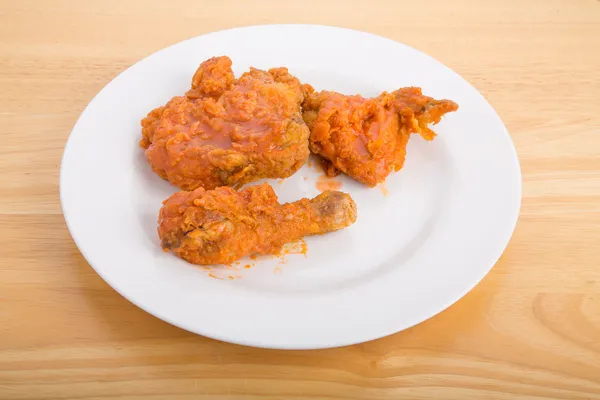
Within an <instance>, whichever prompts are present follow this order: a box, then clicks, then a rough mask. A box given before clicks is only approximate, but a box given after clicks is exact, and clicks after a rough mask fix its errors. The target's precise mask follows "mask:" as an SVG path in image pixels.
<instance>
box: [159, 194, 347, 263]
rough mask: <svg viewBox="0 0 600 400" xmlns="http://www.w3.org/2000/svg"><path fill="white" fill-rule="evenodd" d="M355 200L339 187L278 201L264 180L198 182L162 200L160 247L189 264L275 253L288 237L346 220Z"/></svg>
mask: <svg viewBox="0 0 600 400" xmlns="http://www.w3.org/2000/svg"><path fill="white" fill-rule="evenodd" d="M354 221H356V204H355V203H354V201H353V200H352V198H351V197H350V196H349V195H348V194H346V193H342V192H337V191H326V192H324V193H321V194H320V195H319V196H317V197H315V198H313V199H310V200H309V199H301V200H298V201H296V202H293V203H287V204H279V202H278V201H277V195H276V194H275V192H274V191H273V188H272V187H271V186H269V185H268V184H266V183H265V184H262V185H257V186H252V187H248V188H245V189H243V190H241V191H239V192H237V191H235V190H234V189H232V188H230V187H219V188H217V189H214V190H205V189H203V188H198V189H196V190H194V191H193V192H186V191H183V192H179V193H176V194H174V195H173V196H171V197H170V198H169V199H167V200H165V202H164V205H163V207H162V209H161V210H160V215H159V221H158V222H159V227H158V234H159V236H160V239H161V243H162V247H163V249H164V250H165V251H168V250H172V251H173V252H175V254H177V255H178V256H179V257H181V258H183V259H185V260H187V261H189V262H191V263H193V264H228V263H231V262H233V261H235V260H237V259H239V258H242V257H245V256H249V255H252V254H275V253H278V252H279V251H280V250H281V247H282V246H283V245H284V244H285V243H288V242H292V241H295V240H298V239H300V238H302V237H303V236H308V235H318V234H323V233H327V232H332V231H336V230H339V229H343V228H345V227H347V226H350V225H352V224H353V223H354Z"/></svg>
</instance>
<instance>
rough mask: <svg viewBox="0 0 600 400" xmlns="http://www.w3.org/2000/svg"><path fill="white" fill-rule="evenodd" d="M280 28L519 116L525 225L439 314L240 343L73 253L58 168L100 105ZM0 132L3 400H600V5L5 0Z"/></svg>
mask: <svg viewBox="0 0 600 400" xmlns="http://www.w3.org/2000/svg"><path fill="white" fill-rule="evenodd" d="M266 23H316V24H326V25H337V26H343V27H351V28H355V29H359V30H364V31H369V32H373V33H376V34H379V35H382V36H386V37H389V38H392V39H395V40H398V41H401V42H403V43H405V44H408V45H410V46H413V47H416V48H417V49H420V50H422V51H424V52H426V53H428V54H430V55H432V56H433V57H435V58H437V59H438V60H440V61H442V62H443V63H445V64H446V65H448V66H450V67H451V68H453V69H454V70H456V71H457V72H458V73H460V74H461V75H462V76H464V77H465V78H466V79H467V80H469V81H470V82H472V83H473V84H474V85H475V86H476V87H477V88H478V89H479V90H480V91H481V92H482V93H483V94H484V95H485V96H486V98H487V99H488V100H489V101H490V103H491V104H492V105H493V106H494V108H495V109H496V110H497V111H498V113H499V114H500V116H501V117H502V119H503V120H504V122H505V123H506V125H507V127H508V130H509V131H510V133H511V135H512V138H513V140H514V142H515V145H516V147H517V150H518V153H519V157H520V160H521V166H522V170H523V207H522V212H521V217H520V220H519V223H518V226H517V229H516V232H515V234H514V236H513V239H512V241H511V243H510V245H509V247H508V249H507V250H506V252H505V254H504V256H503V257H502V258H501V260H500V262H499V263H498V264H497V265H496V266H495V267H494V269H493V270H492V272H491V273H490V274H489V275H488V276H487V277H486V278H485V279H484V280H483V281H482V283H481V284H480V285H478V286H477V287H476V288H475V289H474V290H473V291H472V292H471V293H469V294H468V295H467V296H466V297H465V298H463V299H462V300H460V301H459V302H458V303H457V304H455V305H454V306H452V307H451V308H449V309H448V310H446V311H444V312H443V313H441V314H440V315H438V316H436V317H434V318H433V319H431V320H429V321H426V322H424V323H422V324H420V325H418V326H416V327H414V328H412V329H409V330H407V331H404V332H401V333H398V334H396V335H393V336H391V337H387V338H384V339H381V340H377V341H374V342H370V343H365V344H361V345H356V346H352V347H346V348H340V349H331V350H324V351H293V352H286V351H272V350H262V349H254V348H246V347H242V346H235V345H230V344H226V343H221V342H217V341H214V340H210V339H206V338H203V337H199V336H195V335H193V334H190V333H188V332H185V331H183V330H180V329H178V328H175V327H173V326H170V325H168V324H167V323H164V322H162V321H160V320H158V319H156V318H154V317H152V316H151V315H149V314H146V313H145V312H143V311H141V310H140V309H138V308H136V307H135V306H134V305H132V304H130V303H129V302H128V301H127V300H125V299H124V298H122V297H121V296H120V295H118V294H117V293H116V292H115V291H114V290H112V289H111V288H110V287H109V286H108V285H107V284H106V283H105V282H104V281H103V280H102V279H101V278H100V277H99V276H98V275H96V273H95V272H94V271H93V270H92V268H91V267H90V266H89V265H88V264H87V263H86V261H85V260H84V259H83V257H82V256H81V255H80V253H79V252H78V250H77V248H76V247H75V245H74V243H73V241H72V239H71V237H70V235H69V232H68V231H67V228H66V226H65V223H64V220H63V217H62V215H61V208H60V202H59V196H58V174H59V163H60V158H61V155H62V151H63V146H64V145H65V142H66V140H67V137H68V135H69V132H70V130H71V128H72V126H73V124H74V123H75V121H76V118H77V117H78V115H79V113H80V112H81V111H82V110H83V108H84V107H85V106H86V104H87V103H88V102H89V101H90V100H91V99H92V98H93V96H94V95H95V94H96V93H97V92H98V91H99V90H100V89H101V88H102V87H103V86H104V85H105V84H106V83H108V82H109V81H110V79H112V78H113V77H114V76H115V75H116V74H118V73H119V72H121V71H123V70H124V69H125V68H127V67H128V66H130V65H131V64H133V63H135V62H136V61H137V60H139V59H140V58H142V57H144V56H146V55H148V54H151V53H152V52H154V51H156V50H159V49H161V48H163V47H166V46H168V45H170V44H173V43H175V42H178V41H180V40H183V39H186V38H189V37H193V36H197V35H200V34H203V33H206V32H210V31H214V30H219V29H225V28H230V27H236V26H243V25H254V24H266ZM273 51H277V49H274V50H273ZM298 51H303V52H305V53H306V56H307V57H310V56H311V54H310V43H307V44H306V48H304V49H298ZM0 134H1V137H0V138H1V142H0V221H1V223H0V251H1V253H0V254H1V255H0V399H2V400H17V399H20V400H24V399H87V400H90V399H120V400H123V399H127V400H133V399H155V400H158V399H169V400H171V399H192V398H203V399H213V398H218V399H267V398H268V399H312V400H314V399H346V398H348V399H394V400H396V399H457V400H465V399H512V398H518V399H531V400H533V399H600V2H599V1H597V0H529V1H523V0H495V1H489V2H484V1H471V0H453V1H447V0H430V1H427V2H419V1H394V0H369V1H356V2H352V1H346V0H339V1H326V2H321V1H316V0H315V1H299V2H285V1H221V0H220V1H216V0H215V1H202V0H190V1H180V0H171V1H141V0H140V1H125V0H111V1H13V0H0Z"/></svg>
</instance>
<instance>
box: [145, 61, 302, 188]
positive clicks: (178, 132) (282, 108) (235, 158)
mask: <svg viewBox="0 0 600 400" xmlns="http://www.w3.org/2000/svg"><path fill="white" fill-rule="evenodd" d="M191 86H192V87H191V89H190V90H189V91H188V92H187V93H186V94H185V96H177V97H174V98H173V99H171V101H169V102H168V103H167V104H166V105H165V106H163V107H159V108H157V109H155V110H153V111H151V112H150V113H149V114H148V116H147V117H146V118H144V119H143V120H142V136H143V138H142V140H141V142H140V145H141V146H142V147H143V148H145V149H146V158H147V159H148V162H149V163H150V165H151V167H152V169H153V171H154V172H155V173H156V174H158V175H159V176H160V177H162V178H164V179H167V180H169V182H171V183H172V184H174V185H176V186H178V187H179V188H181V189H184V190H193V189H196V188H198V187H203V188H205V189H214V188H216V187H219V186H223V185H228V186H235V187H239V186H241V185H243V184H245V183H248V182H252V181H255V180H258V179H262V178H286V177H288V176H290V175H292V174H293V173H294V172H296V171H297V170H298V169H299V168H300V167H301V166H302V165H303V164H304V163H305V162H306V159H307V157H308V155H309V150H308V136H309V131H308V128H307V127H306V125H305V123H304V121H303V120H302V117H301V115H300V103H301V102H302V100H303V99H304V92H303V88H302V85H301V84H300V82H299V81H298V79H296V78H295V77H293V76H292V75H290V74H289V73H288V71H287V69H286V68H274V69H271V70H269V71H268V72H267V71H262V70H259V69H255V68H251V69H250V71H249V72H246V73H244V74H243V75H242V76H241V77H240V78H238V79H235V78H234V75H233V72H232V70H231V60H230V59H229V58H228V57H215V58H211V59H209V60H206V61H204V62H203V63H202V64H201V65H200V67H199V68H198V70H197V71H196V73H195V74H194V76H193V79H192V85H191Z"/></svg>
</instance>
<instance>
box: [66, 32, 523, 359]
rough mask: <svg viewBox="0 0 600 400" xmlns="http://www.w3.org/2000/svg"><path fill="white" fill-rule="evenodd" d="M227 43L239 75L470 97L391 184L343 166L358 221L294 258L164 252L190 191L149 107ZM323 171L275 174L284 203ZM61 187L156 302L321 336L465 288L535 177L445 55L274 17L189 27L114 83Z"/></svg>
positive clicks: (103, 272)
mask: <svg viewBox="0 0 600 400" xmlns="http://www.w3.org/2000/svg"><path fill="white" fill-rule="evenodd" d="M218 55H228V56H229V57H230V58H231V59H232V60H233V68H234V72H235V73H236V76H239V74H241V73H242V72H244V71H246V70H247V69H248V67H250V66H254V67H257V68H261V69H268V68H272V67H277V66H285V67H288V68H289V70H290V72H291V73H292V74H293V75H295V76H297V77H298V78H299V79H300V80H301V81H302V82H306V83H310V84H311V85H312V86H313V87H314V88H315V89H317V90H325V89H326V90H335V91H338V92H341V93H345V94H357V93H358V94H361V95H363V96H376V95H378V94H379V93H380V92H382V91H384V90H387V91H390V90H394V89H396V88H399V87H403V86H419V87H421V88H422V89H423V93H424V94H426V95H429V96H432V97H435V98H439V99H441V98H447V99H451V100H454V101H455V102H457V103H458V104H459V105H460V109H459V110H458V111H457V112H455V113H451V114H448V115H446V117H445V118H444V119H443V120H442V122H441V123H439V124H438V125H436V126H435V127H434V129H435V131H436V132H437V133H438V137H437V138H436V139H435V140H434V141H433V142H426V141H424V140H422V139H421V138H420V137H418V135H413V137H412V138H411V140H410V142H409V145H408V149H407V152H408V156H407V159H406V163H405V165H404V168H403V169H402V170H400V171H399V172H397V173H394V174H392V175H391V176H390V177H389V178H388V179H387V181H386V183H385V187H380V188H367V187H366V186H363V185H361V184H359V183H356V182H354V181H352V180H351V179H349V178H346V177H341V178H339V182H340V183H341V189H340V190H342V191H345V192H348V193H350V194H351V195H352V197H353V198H354V200H355V201H356V203H357V206H358V220H357V222H356V223H355V224H354V225H352V226H351V227H349V228H347V229H344V230H342V231H339V232H335V233H331V234H327V235H322V236H318V237H310V238H307V239H306V243H305V245H306V252H305V254H302V253H303V252H301V251H298V252H296V251H294V246H292V248H291V249H288V252H287V253H289V254H287V255H285V256H279V257H263V258H258V259H255V260H242V261H241V262H240V263H239V264H233V265H231V266H228V267H225V266H215V267H211V268H208V269H207V268H202V267H198V266H194V265H191V264H188V263H186V262H185V261H183V260H181V259H178V258H177V257H175V256H174V255H173V254H170V253H164V252H163V251H162V250H161V248H160V245H159V240H158V237H157V233H156V227H157V222H156V221H157V215H158V210H159V209H160V207H161V202H162V200H164V199H166V198H167V197H169V196H170V195H171V194H172V193H174V192H175V191H176V190H177V189H176V188H175V187H173V186H171V185H170V184H169V183H168V182H166V181H163V180H161V179H160V178H159V177H158V176H156V175H154V174H153V173H152V171H151V169H150V167H149V165H148V164H147V162H146V160H145V157H144V152H143V150H142V149H141V148H140V147H139V145H138V142H139V140H140V136H141V129H140V120H141V119H142V118H143V117H145V116H146V114H147V113H148V112H149V111H150V110H152V109H153V108H155V107H157V106H160V105H163V104H164V103H166V102H167V101H168V100H169V99H170V98H171V97H173V96H175V95H180V94H183V93H184V92H185V91H186V90H187V89H188V88H189V85H190V81H191V78H192V75H193V73H194V71H195V70H196V68H197V67H198V65H199V64H200V63H201V62H202V61H204V60H205V59H207V58H210V57H212V56H218ZM320 175H321V173H320V172H319V171H318V169H316V168H315V166H312V167H311V166H309V165H308V164H307V165H305V166H304V167H303V168H302V169H301V170H300V171H298V172H297V173H296V174H295V175H293V176H292V177H290V178H288V179H285V180H283V181H277V180H274V181H271V184H272V185H273V187H274V189H275V191H276V192H277V194H278V195H279V198H280V200H281V201H283V202H287V201H294V200H298V199H300V198H302V197H313V196H315V195H317V194H318V193H319V191H318V190H317V180H318V179H319V177H320ZM60 194H61V201H62V207H63V211H64V215H65V218H66V221H67V224H68V226H69V230H70V231H71V234H72V236H73V238H74V240H75V242H76V243H77V246H78V247H79V249H80V250H81V252H82V253H83V255H84V256H85V258H86V259H87V261H88V262H89V263H90V264H91V265H92V267H93V268H94V269H95V270H96V271H97V272H98V274H100V276H102V278H104V279H105V280H106V282H108V283H109V284H110V285H111V286H112V287H113V288H114V289H115V290H117V291H118V292H119V293H121V294H122V295H123V296H125V297H126V298H127V299H129V300H130V301H131V302H133V303H134V304H136V305H137V306H139V307H140V308H142V309H144V310H146V311H147V312H149V313H151V314H153V315H155V316H157V317H158V318H161V319H163V320H165V321H167V322H169V323H171V324H173V325H176V326H179V327H181V328H183V329H187V330H189V331H191V332H195V333H198V334H201V335H205V336H209V337H212V338H215V339H220V340H224V341H228V342H234V343H239V344H245V345H251V346H260V347H269V348H286V349H312V348H325V347H334V346H343V345H349V344H353V343H358V342H364V341H368V340H371V339H376V338H380V337H383V336H386V335H390V334H392V333H395V332H398V331H401V330H403V329H406V328H408V327H410V326H413V325H415V324H418V323H419V322H421V321H424V320H425V319H427V318H430V317H432V316H433V315H435V314H437V313H439V312H440V311H442V310H444V309H445V308H447V307H448V306H450V305H451V304H452V303H454V302H455V301H457V300H458V299H460V298H461V297H462V296H463V295H465V294H466V293H467V292H468V291H469V290H470V289H471V288H473V286H475V285H476V284H477V283H478V282H479V281H480V280H481V279H482V278H483V276H484V275H485V274H486V273H487V272H488V271H489V270H490V269H491V268H492V266H493V265H494V263H495V262H496V261H497V260H498V258H499V257H500V255H501V254H502V251H503V250H504V248H505V247H506V245H507V243H508V241H509V239H510V236H511V234H512V232H513V229H514V227H515V223H516V221H517V217H518V214H519V207H520V199H521V176H520V170H519V162H518V159H517V156H516V152H515V149H514V146H513V144H512V142H511V139H510V137H509V135H508V133H507V131H506V129H505V127H504V125H503V124H502V122H501V120H500V118H499V117H498V115H497V114H496V113H495V112H494V110H493V109H492V107H491V106H490V105H489V104H488V103H487V102H486V100H485V99H484V98H483V97H482V96H481V94H479V93H478V92H477V90H475V89H474V88H473V87H472V86H471V85H470V84H469V83H467V82H466V81H465V80H464V79H462V78H461V77H460V76H459V75H457V74H456V73H455V72H453V71H452V70H450V69H449V68H447V67H445V66H444V65H442V64H440V63H439V62H437V61H436V60H434V59H432V58H431V57H429V56H427V55H425V54H423V53H420V52H419V51H417V50H414V49H412V48H410V47H407V46H405V45H402V44H400V43H397V42H394V41H392V40H389V39H385V38H382V37H378V36H375V35H372V34H368V33H362V32H356V31H352V30H347V29H340V28H332V27H324V26H308V25H271V26H255V27H248V28H239V29H232V30H227V31H221V32H216V33H211V34H208V35H204V36H200V37H197V38H194V39H190V40H186V41H184V42H181V43H178V44H176V45H173V46H171V47H168V48H166V49H164V50H161V51H159V52H157V53H155V54H153V55H151V56H149V57H147V58H146V59H144V60H142V61H140V62H138V63H137V64H135V65H134V66H132V67H131V68H129V69H128V70H126V71H125V72H123V73H122V74H120V75H119V76H118V77H116V78H115V79H114V80H113V81H112V82H110V83H109V84H108V85H106V87H105V88H104V89H102V91H100V93H98V95H97V96H96V97H95V98H94V99H93V100H92V102H91V103H90V104H89V105H88V107H87V108H86V109H85V111H84V112H83V113H82V115H81V117H80V118H79V120H78V121H77V124H76V125H75V127H74V128H73V132H72V133H71V136H70V137H69V141H68V143H67V146H66V148H65V152H64V157H63V161H62V167H61V175H60ZM295 247H296V250H297V249H298V248H299V247H302V246H300V245H298V244H296V245H295ZM295 253H299V254H295Z"/></svg>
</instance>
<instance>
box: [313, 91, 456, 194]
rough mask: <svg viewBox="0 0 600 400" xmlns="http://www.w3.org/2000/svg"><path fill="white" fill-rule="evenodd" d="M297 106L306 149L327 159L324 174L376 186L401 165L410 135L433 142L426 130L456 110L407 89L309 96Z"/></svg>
mask: <svg viewBox="0 0 600 400" xmlns="http://www.w3.org/2000/svg"><path fill="white" fill-rule="evenodd" d="M305 86H306V87H307V91H308V92H311V93H309V94H308V96H307V97H306V99H305V100H304V102H303V104H302V117H303V118H304V121H305V122H306V124H307V125H308V128H309V129H310V150H311V151H312V152H313V153H316V154H318V155H320V156H322V157H323V158H325V159H326V160H328V162H329V163H328V165H326V168H325V170H326V172H327V174H328V175H329V176H335V175H336V174H337V170H340V171H342V172H344V173H346V174H348V175H349V176H351V177H352V178H354V179H356V180H357V181H359V182H362V183H365V184H367V185H369V186H375V185H377V184H378V183H380V182H383V181H384V180H385V178H386V177H387V176H388V175H389V174H390V173H391V172H392V171H398V170H399V169H400V168H402V165H403V164H404V159H405V156H406V145H407V143H408V138H409V136H410V134H411V133H419V134H420V135H421V136H422V137H423V138H424V139H427V140H432V139H433V138H434V136H435V133H434V132H433V131H432V130H431V129H429V127H428V125H429V124H430V123H433V124H436V123H438V122H439V121H440V119H441V117H442V116H443V115H444V114H446V113H447V112H451V111H456V110H457V109H458V105H457V104H456V103H454V102H452V101H450V100H435V99H433V98H431V97H427V96H424V95H423V94H422V93H421V89H419V88H416V87H408V88H402V89H398V90H396V91H395V92H392V93H387V92H384V93H382V94H381V95H379V96H378V97H376V98H373V99H367V98H364V97H362V96H358V95H356V96H346V95H343V94H339V93H336V92H328V91H322V92H312V88H311V87H310V86H308V85H305Z"/></svg>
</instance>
